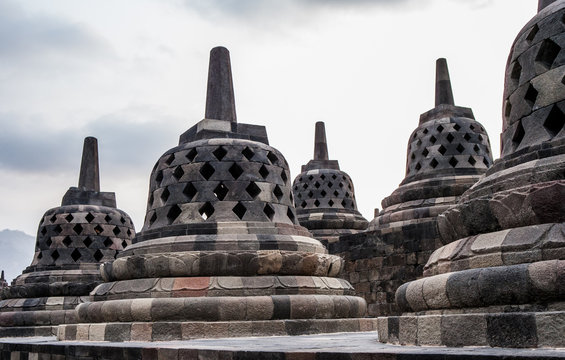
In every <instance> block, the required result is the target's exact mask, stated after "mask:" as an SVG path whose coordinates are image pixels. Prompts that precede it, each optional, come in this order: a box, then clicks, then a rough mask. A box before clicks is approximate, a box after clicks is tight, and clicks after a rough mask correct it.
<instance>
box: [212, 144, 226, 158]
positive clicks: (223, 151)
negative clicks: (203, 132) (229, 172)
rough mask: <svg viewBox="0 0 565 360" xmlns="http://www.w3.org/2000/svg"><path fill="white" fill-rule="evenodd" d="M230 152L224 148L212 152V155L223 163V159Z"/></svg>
mask: <svg viewBox="0 0 565 360" xmlns="http://www.w3.org/2000/svg"><path fill="white" fill-rule="evenodd" d="M227 153H228V151H227V150H226V149H224V147H223V146H220V147H218V148H217V149H216V150H214V151H212V154H214V156H215V157H216V159H218V160H220V161H222V159H223V158H224V157H225V156H226V154H227Z"/></svg>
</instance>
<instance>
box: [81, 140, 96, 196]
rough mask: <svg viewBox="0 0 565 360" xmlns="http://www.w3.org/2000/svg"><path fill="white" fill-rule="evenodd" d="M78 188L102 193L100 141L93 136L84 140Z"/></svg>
mask: <svg viewBox="0 0 565 360" xmlns="http://www.w3.org/2000/svg"><path fill="white" fill-rule="evenodd" d="M78 187H79V189H80V190H86V191H96V192H100V176H99V167H98V140H96V138H94V137H91V136H89V137H87V138H85V139H84V147H83V148H82V161H81V163H80V175H79V179H78Z"/></svg>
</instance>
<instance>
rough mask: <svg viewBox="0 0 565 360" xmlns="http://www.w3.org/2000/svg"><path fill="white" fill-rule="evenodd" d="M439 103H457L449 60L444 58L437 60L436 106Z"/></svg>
mask: <svg viewBox="0 0 565 360" xmlns="http://www.w3.org/2000/svg"><path fill="white" fill-rule="evenodd" d="M439 105H455V101H454V100H453V91H452V90H451V79H450V78H449V69H448V68H447V60H446V59H444V58H441V59H437V61H436V106H439Z"/></svg>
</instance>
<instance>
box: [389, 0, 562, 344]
mask: <svg viewBox="0 0 565 360" xmlns="http://www.w3.org/2000/svg"><path fill="white" fill-rule="evenodd" d="M563 48H565V1H563V0H561V1H540V3H539V12H538V14H537V15H536V16H535V17H534V18H533V19H532V20H531V21H530V22H529V23H528V24H527V25H526V26H525V27H524V28H523V29H522V30H521V31H520V33H519V34H518V37H517V38H516V41H515V42H514V45H513V46H512V50H511V52H510V56H509V58H508V64H507V68H506V81H505V89H504V114H503V115H504V121H503V132H502V137H501V142H502V157H501V159H499V160H497V161H496V162H495V164H494V165H493V166H492V167H491V168H490V169H489V170H488V172H487V174H486V176H485V177H484V178H482V179H481V180H480V181H479V182H478V183H477V184H476V185H475V186H473V187H472V188H471V189H469V190H468V191H467V192H465V194H464V195H463V196H462V197H461V199H460V200H459V202H458V203H457V205H455V206H454V207H452V208H450V209H449V210H448V211H446V212H445V213H444V214H442V215H441V216H440V219H439V228H440V232H441V236H442V238H443V239H444V242H445V243H449V244H448V245H446V246H444V247H442V248H440V249H438V250H437V251H436V252H434V254H433V255H432V256H431V258H430V259H429V261H428V263H427V265H426V267H425V272H424V274H425V278H424V279H421V280H417V281H414V282H410V283H407V284H405V285H403V286H402V287H400V288H399V289H398V291H397V293H396V299H397V302H398V304H399V306H401V307H402V308H403V310H404V311H406V312H410V313H407V314H405V315H404V316H402V317H400V318H394V317H393V318H382V319H379V320H380V322H379V337H380V339H381V341H385V342H386V341H388V342H392V343H406V344H420V345H447V346H467V345H473V346H475V345H480V346H482V345H488V346H494V347H545V346H548V347H564V346H565V327H563V323H564V322H565V312H564V310H565V304H564V303H563V299H564V294H565V285H564V284H565V261H564V260H563V259H565V236H564V230H565V225H564V224H563V221H564V220H565V205H564V204H565V201H564V194H565V131H564V130H563V127H564V125H565V115H564V114H565V82H564V81H563V79H564V77H565V51H564V50H563Z"/></svg>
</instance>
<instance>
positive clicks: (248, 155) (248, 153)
mask: <svg viewBox="0 0 565 360" xmlns="http://www.w3.org/2000/svg"><path fill="white" fill-rule="evenodd" d="M241 153H242V154H243V156H245V158H246V159H247V160H251V158H253V156H255V153H254V152H253V150H251V149H250V148H249V147H247V146H246V147H245V149H243V151H242V152H241Z"/></svg>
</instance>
